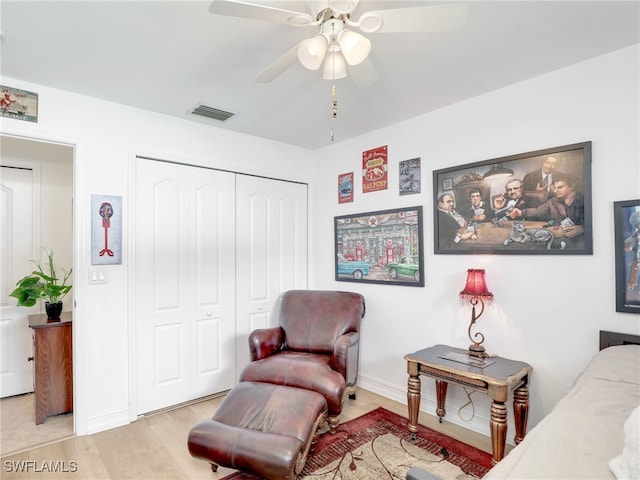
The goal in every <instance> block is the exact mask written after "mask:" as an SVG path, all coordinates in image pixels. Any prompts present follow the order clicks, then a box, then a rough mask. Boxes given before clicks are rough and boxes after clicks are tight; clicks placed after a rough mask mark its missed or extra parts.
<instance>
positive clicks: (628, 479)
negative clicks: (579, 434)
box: [609, 407, 640, 480]
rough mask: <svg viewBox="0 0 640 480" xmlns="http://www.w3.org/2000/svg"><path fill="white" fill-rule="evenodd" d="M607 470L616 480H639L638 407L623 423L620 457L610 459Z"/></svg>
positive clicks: (639, 415) (639, 424)
mask: <svg viewBox="0 0 640 480" xmlns="http://www.w3.org/2000/svg"><path fill="white" fill-rule="evenodd" d="M609 468H610V469H611V471H612V472H613V474H614V475H615V476H616V478H617V479H618V480H638V479H640V407H638V408H636V409H635V410H634V411H633V412H631V415H630V416H629V418H628V419H627V421H626V422H624V448H623V449H622V455H618V456H617V457H615V458H612V459H611V460H610V461H609Z"/></svg>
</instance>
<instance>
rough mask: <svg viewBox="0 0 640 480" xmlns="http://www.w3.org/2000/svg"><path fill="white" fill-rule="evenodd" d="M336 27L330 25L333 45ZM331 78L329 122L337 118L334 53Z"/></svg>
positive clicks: (332, 139)
mask: <svg viewBox="0 0 640 480" xmlns="http://www.w3.org/2000/svg"><path fill="white" fill-rule="evenodd" d="M335 29H336V26H335V24H334V23H332V24H331V32H332V37H331V38H333V39H334V40H333V43H335V38H336V30H335ZM331 62H332V65H331V76H332V77H333V78H332V79H331V80H332V81H333V84H332V85H331V97H332V98H333V102H332V106H331V120H332V121H334V120H335V119H336V118H338V99H337V98H336V83H335V82H336V54H335V52H333V53H332V55H331ZM334 140H335V137H334V135H333V127H331V141H332V142H333V141H334Z"/></svg>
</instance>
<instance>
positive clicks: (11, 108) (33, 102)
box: [0, 85, 38, 123]
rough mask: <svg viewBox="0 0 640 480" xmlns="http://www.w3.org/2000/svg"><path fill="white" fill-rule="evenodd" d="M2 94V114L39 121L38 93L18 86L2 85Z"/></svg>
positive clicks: (0, 104) (0, 98)
mask: <svg viewBox="0 0 640 480" xmlns="http://www.w3.org/2000/svg"><path fill="white" fill-rule="evenodd" d="M0 88H2V96H1V97H0V116H2V117H7V118H13V119H15V120H25V121H27V122H34V123H37V122H38V94H37V93H33V92H27V91H26V90H20V89H18V88H13V87H7V86H6V85H0Z"/></svg>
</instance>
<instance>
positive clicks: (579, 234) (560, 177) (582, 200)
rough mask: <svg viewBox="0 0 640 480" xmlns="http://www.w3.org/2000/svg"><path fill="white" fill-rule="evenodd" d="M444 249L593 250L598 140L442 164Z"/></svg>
mask: <svg viewBox="0 0 640 480" xmlns="http://www.w3.org/2000/svg"><path fill="white" fill-rule="evenodd" d="M433 194H434V199H433V202H434V251H435V253H436V254H475V253H480V254H487V253H491V254H521V255H590V254H592V253H593V241H592V215H591V142H583V143H577V144H572V145H564V146H561V147H554V148H546V149H543V150H537V151H533V152H527V153H520V154H516V155H510V156H507V157H501V158H493V159H490V160H483V161H480V162H474V163H469V164H466V165H461V166H456V167H451V168H445V169H440V170H435V171H434V172H433Z"/></svg>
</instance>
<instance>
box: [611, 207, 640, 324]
mask: <svg viewBox="0 0 640 480" xmlns="http://www.w3.org/2000/svg"><path fill="white" fill-rule="evenodd" d="M613 218H614V222H615V246H616V247H615V249H616V311H617V312H628V313H640V284H639V283H638V280H639V279H638V276H639V275H640V200H628V201H623V202H614V203H613Z"/></svg>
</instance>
